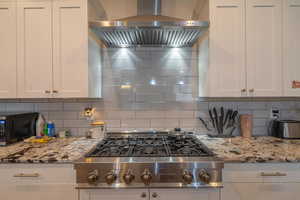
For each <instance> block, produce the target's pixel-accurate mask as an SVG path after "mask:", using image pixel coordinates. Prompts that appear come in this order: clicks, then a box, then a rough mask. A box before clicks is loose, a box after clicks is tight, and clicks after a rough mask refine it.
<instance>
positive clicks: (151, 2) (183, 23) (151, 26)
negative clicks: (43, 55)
mask: <svg viewBox="0 0 300 200" xmlns="http://www.w3.org/2000/svg"><path fill="white" fill-rule="evenodd" d="M137 9H138V12H137V13H138V16H133V17H128V18H123V19H119V20H112V21H100V20H96V21H90V22H89V26H90V28H91V30H92V31H93V32H94V33H95V34H96V35H97V36H98V37H99V38H100V39H101V41H102V42H103V43H104V45H105V46H106V47H107V48H119V47H145V46H150V47H191V46H193V45H194V43H195V42H196V41H197V40H198V38H199V37H200V36H201V35H202V33H203V32H204V31H205V30H207V28H208V26H209V22H206V21H195V20H181V19H178V18H173V17H168V16H162V15H161V1H160V0H138V5H137Z"/></svg>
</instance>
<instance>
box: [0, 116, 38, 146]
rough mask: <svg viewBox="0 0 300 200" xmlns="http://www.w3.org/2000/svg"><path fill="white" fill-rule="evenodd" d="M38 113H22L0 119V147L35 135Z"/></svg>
mask: <svg viewBox="0 0 300 200" xmlns="http://www.w3.org/2000/svg"><path fill="white" fill-rule="evenodd" d="M38 117H39V113H24V114H16V115H6V116H1V117H0V146H5V145H8V144H11V143H15V142H18V141H22V140H24V139H25V138H29V137H31V136H35V135H36V121H37V119H38Z"/></svg>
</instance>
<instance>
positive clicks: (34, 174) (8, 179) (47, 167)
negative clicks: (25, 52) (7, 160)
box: [0, 164, 75, 184]
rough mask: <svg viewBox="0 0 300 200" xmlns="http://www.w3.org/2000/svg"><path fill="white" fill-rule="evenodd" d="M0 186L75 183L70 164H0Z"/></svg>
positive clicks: (73, 172)
mask: <svg viewBox="0 0 300 200" xmlns="http://www.w3.org/2000/svg"><path fill="white" fill-rule="evenodd" d="M0 176H1V180H0V184H15V183H18V184H23V183H24V184H52V183H71V184H74V183H75V171H74V170H73V166H72V165H71V164H1V165H0Z"/></svg>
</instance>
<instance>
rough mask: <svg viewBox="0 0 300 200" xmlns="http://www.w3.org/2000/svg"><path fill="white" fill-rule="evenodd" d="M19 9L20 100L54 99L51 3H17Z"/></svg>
mask: <svg viewBox="0 0 300 200" xmlns="http://www.w3.org/2000/svg"><path fill="white" fill-rule="evenodd" d="M17 9H18V10H17V16H18V40H17V41H18V45H17V47H18V97H19V98H36V97H41V98H43V97H44V98H48V97H51V89H52V28H51V27H52V17H51V16H52V14H51V12H52V6H51V1H50V0H45V1H41V2H18V5H17Z"/></svg>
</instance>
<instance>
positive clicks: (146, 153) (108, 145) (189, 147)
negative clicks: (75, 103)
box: [86, 135, 213, 157]
mask: <svg viewBox="0 0 300 200" xmlns="http://www.w3.org/2000/svg"><path fill="white" fill-rule="evenodd" d="M209 156H213V153H212V152H211V151H210V150H209V149H208V148H207V147H206V146H205V145H203V144H202V143H201V142H200V141H199V140H198V139H197V138H195V137H194V136H191V135H187V136H185V135H168V136H161V135H159V136H132V137H122V136H109V137H106V138H105V139H103V140H102V141H101V142H100V143H99V144H98V145H97V146H96V148H95V149H94V150H93V151H92V152H90V153H89V154H87V155H86V157H209Z"/></svg>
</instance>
